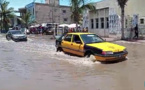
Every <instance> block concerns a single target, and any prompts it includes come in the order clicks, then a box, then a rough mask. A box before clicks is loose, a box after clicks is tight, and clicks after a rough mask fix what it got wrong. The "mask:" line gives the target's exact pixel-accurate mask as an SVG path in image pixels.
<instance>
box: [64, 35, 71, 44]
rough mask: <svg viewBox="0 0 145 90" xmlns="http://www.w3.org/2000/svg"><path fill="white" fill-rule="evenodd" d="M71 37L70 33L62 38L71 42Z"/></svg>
mask: <svg viewBox="0 0 145 90" xmlns="http://www.w3.org/2000/svg"><path fill="white" fill-rule="evenodd" d="M71 37H72V34H69V35H67V36H66V37H65V38H64V41H69V42H71Z"/></svg>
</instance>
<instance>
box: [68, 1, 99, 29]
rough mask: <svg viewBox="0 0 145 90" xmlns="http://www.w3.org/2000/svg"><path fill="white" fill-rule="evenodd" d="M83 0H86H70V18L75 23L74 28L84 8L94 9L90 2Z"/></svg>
mask: <svg viewBox="0 0 145 90" xmlns="http://www.w3.org/2000/svg"><path fill="white" fill-rule="evenodd" d="M85 2H86V0H70V3H71V6H70V7H71V12H72V15H71V18H72V20H73V21H74V22H75V23H76V28H78V24H79V22H80V21H81V19H82V13H83V11H84V10H86V9H89V10H91V11H96V8H95V6H94V5H93V4H92V3H88V4H85Z"/></svg>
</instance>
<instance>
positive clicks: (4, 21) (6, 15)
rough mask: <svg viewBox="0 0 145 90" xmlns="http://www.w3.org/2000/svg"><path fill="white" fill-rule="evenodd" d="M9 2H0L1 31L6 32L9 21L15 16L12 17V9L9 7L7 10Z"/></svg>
mask: <svg viewBox="0 0 145 90" xmlns="http://www.w3.org/2000/svg"><path fill="white" fill-rule="evenodd" d="M8 5H9V2H7V1H5V0H2V1H1V10H0V14H1V29H2V28H4V29H5V30H6V31H8V29H9V26H10V24H11V23H10V22H11V19H12V18H13V17H14V16H15V15H14V8H12V7H10V8H8Z"/></svg>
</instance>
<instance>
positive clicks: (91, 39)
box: [80, 34, 104, 44]
mask: <svg viewBox="0 0 145 90" xmlns="http://www.w3.org/2000/svg"><path fill="white" fill-rule="evenodd" d="M80 36H81V38H82V39H83V41H84V43H85V44H88V43H98V42H104V40H103V39H102V38H100V37H99V36H97V35H96V34H83V35H80Z"/></svg>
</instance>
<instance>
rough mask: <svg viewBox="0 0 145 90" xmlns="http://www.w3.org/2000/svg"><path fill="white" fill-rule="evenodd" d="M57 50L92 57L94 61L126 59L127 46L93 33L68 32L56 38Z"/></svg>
mask: <svg viewBox="0 0 145 90" xmlns="http://www.w3.org/2000/svg"><path fill="white" fill-rule="evenodd" d="M56 47H57V51H63V52H66V53H70V54H74V55H78V56H86V57H91V58H92V60H93V61H96V60H97V61H114V60H119V59H125V58H126V56H127V54H128V52H127V50H126V47H124V46H120V45H118V44H114V43H110V42H106V41H105V40H103V39H102V38H101V37H99V36H98V35H96V34H93V33H67V34H65V35H62V36H61V37H60V38H59V39H57V40H56Z"/></svg>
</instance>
